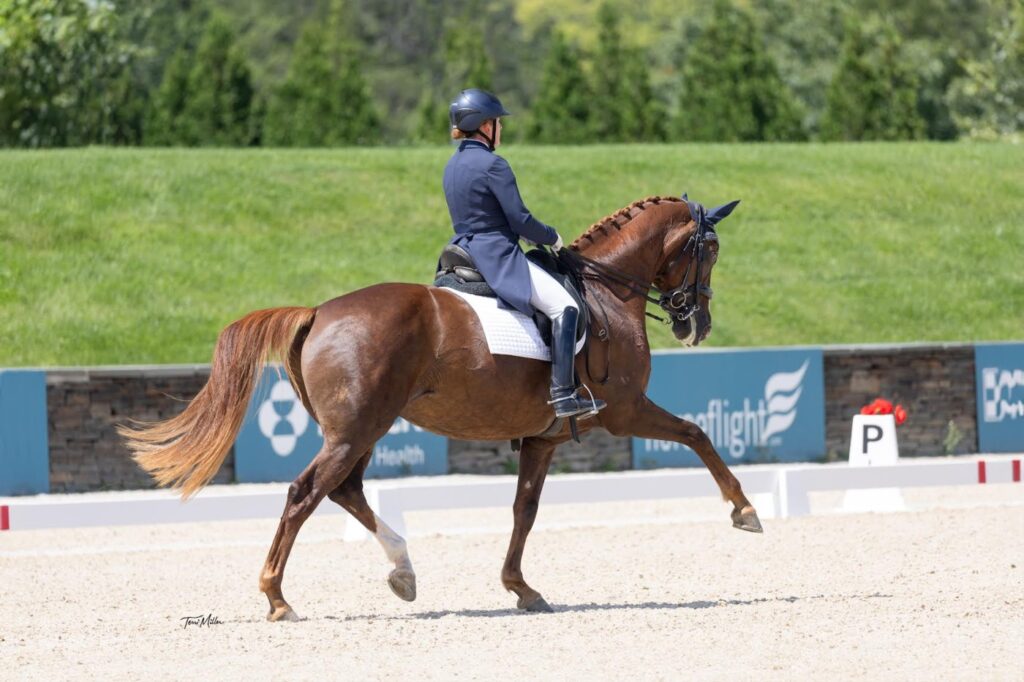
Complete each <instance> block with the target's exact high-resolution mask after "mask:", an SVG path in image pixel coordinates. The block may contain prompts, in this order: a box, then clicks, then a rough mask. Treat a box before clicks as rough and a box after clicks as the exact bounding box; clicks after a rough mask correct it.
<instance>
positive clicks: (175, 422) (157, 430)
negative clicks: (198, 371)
mask: <svg viewBox="0 0 1024 682" xmlns="http://www.w3.org/2000/svg"><path fill="white" fill-rule="evenodd" d="M315 315H316V309H315V308H269V309H267V310H257V311H255V312H252V313H249V314H248V315H246V316H245V317H243V318H242V319H240V320H238V321H237V322H234V323H232V324H231V325H229V326H228V327H227V328H225V329H224V331H222V332H221V333H220V337H219V338H218V339H217V347H216V349H215V350H214V354H213V364H212V366H211V368H210V378H209V379H208V380H207V382H206V385H205V386H203V389H202V390H201V391H199V393H198V395H196V397H195V398H194V399H193V400H192V402H190V403H189V405H188V407H186V408H185V411H184V412H182V413H181V414H179V415H178V416H176V417H172V418H170V419H167V420H166V421H162V422H156V423H154V424H144V425H141V426H140V427H128V426H122V427H118V432H119V433H120V434H121V436H122V437H124V439H125V441H126V443H127V445H128V448H129V449H130V450H131V451H132V457H133V458H134V459H135V461H136V462H137V463H138V464H139V466H140V467H142V468H143V469H145V470H146V472H147V473H149V474H150V475H151V476H152V477H153V478H154V479H155V480H156V482H157V483H158V484H159V485H162V486H167V485H170V486H173V487H174V488H176V489H180V491H181V496H182V498H187V497H189V496H190V495H193V494H195V493H196V492H197V491H198V490H199V489H200V488H202V487H203V486H204V485H206V484H207V483H209V482H210V479H211V478H213V476H214V475H215V474H216V473H217V469H219V468H220V465H221V463H222V462H223V461H224V458H225V457H227V453H228V450H230V449H231V444H232V443H233V442H234V441H235V437H236V436H237V435H238V430H239V429H240V428H241V427H242V420H243V419H244V418H245V411H246V407H247V406H248V405H249V399H250V398H251V396H252V392H253V390H254V389H255V387H256V383H257V382H258V381H259V378H260V374H261V371H262V369H263V365H264V363H265V362H266V361H267V360H268V359H271V358H282V357H284V358H285V359H286V361H287V362H288V366H289V370H290V374H294V372H295V368H296V367H297V366H298V362H297V361H296V360H297V358H298V354H299V352H300V351H301V347H300V348H296V347H295V346H296V345H297V344H296V342H300V341H301V340H304V339H305V336H306V334H308V333H309V327H310V326H311V325H312V324H313V318H314V316H315ZM291 379H292V381H293V383H295V384H296V386H298V387H301V386H302V379H301V377H298V376H292V377H291ZM297 392H298V393H299V395H301V396H302V397H303V400H304V402H305V390H304V387H302V388H301V390H297Z"/></svg>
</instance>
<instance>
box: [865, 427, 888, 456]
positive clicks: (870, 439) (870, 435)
mask: <svg viewBox="0 0 1024 682" xmlns="http://www.w3.org/2000/svg"><path fill="white" fill-rule="evenodd" d="M882 433H883V431H882V427H881V426H879V425H878V424H865V425H864V436H863V440H864V449H863V450H862V451H861V454H863V455H866V454H868V445H869V444H870V443H877V442H878V441H880V440H882Z"/></svg>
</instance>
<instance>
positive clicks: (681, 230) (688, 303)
mask: <svg viewBox="0 0 1024 682" xmlns="http://www.w3.org/2000/svg"><path fill="white" fill-rule="evenodd" d="M683 198H684V199H685V198H686V197H685V196H684V197H683ZM738 203H739V202H738V201H733V202H730V203H728V204H725V205H723V206H717V207H715V208H713V209H711V210H710V211H707V210H705V209H704V207H703V206H701V205H700V204H698V203H696V202H693V201H687V202H686V204H687V206H688V207H689V214H690V220H689V222H687V223H685V224H683V225H682V226H680V227H677V228H675V229H672V230H670V231H669V232H668V233H667V234H666V238H665V242H664V247H663V249H662V258H661V263H662V264H661V266H660V267H659V269H658V271H657V274H656V275H655V278H654V282H653V284H654V286H655V287H657V289H658V290H660V291H661V292H662V294H661V296H660V298H659V301H658V305H660V306H661V308H662V310H664V311H665V312H666V313H667V314H668V315H669V317H670V318H671V320H670V321H671V324H672V333H673V334H674V335H675V337H676V338H677V339H679V340H680V341H682V342H683V344H684V345H687V346H696V345H698V344H700V343H701V342H702V341H703V340H704V339H706V338H707V337H708V335H709V334H710V333H711V297H712V295H713V293H714V292H713V291H712V289H711V270H712V269H713V268H714V266H715V263H716V262H717V261H718V248H719V244H718V233H716V232H715V225H717V224H718V223H719V222H720V221H721V220H722V219H723V218H725V217H726V216H727V215H729V214H730V213H732V210H733V209H734V208H735V207H736V205H737V204H738Z"/></svg>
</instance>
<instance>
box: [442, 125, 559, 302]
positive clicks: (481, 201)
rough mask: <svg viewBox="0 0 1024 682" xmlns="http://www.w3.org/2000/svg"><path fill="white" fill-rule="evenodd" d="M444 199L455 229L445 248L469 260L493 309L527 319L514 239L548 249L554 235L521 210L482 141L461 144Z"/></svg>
mask: <svg viewBox="0 0 1024 682" xmlns="http://www.w3.org/2000/svg"><path fill="white" fill-rule="evenodd" d="M444 196H445V199H447V200H448V212H449V213H450V214H451V218H452V227H454V228H455V236H454V237H452V239H451V241H450V242H449V243H451V244H458V245H459V246H461V247H462V248H464V249H465V250H466V251H468V252H469V255H470V256H472V257H473V260H474V261H475V262H476V267H477V269H478V270H479V271H480V274H481V275H483V278H484V280H486V282H487V283H488V284H489V285H490V287H491V289H493V290H494V293H496V294H497V295H498V305H499V306H501V307H504V308H515V309H516V310H518V311H520V312H522V313H525V314H526V315H533V306H531V305H530V295H531V294H532V293H533V286H532V285H531V284H530V270H529V266H528V265H527V263H528V261H527V260H526V255H525V254H524V253H523V250H522V249H520V248H519V239H520V238H524V239H528V240H530V241H532V242H534V243H535V244H554V243H555V241H556V240H557V239H558V234H557V233H556V232H555V230H554V228H552V227H550V226H548V225H545V224H544V223H542V222H540V221H539V220H537V219H536V218H534V217H533V216H532V215H531V214H530V211H529V210H527V208H526V206H525V205H524V204H523V199H522V197H521V196H520V195H519V187H518V186H517V185H516V176H515V175H513V174H512V168H511V167H509V165H508V162H507V161H505V159H503V158H501V157H500V156H498V155H497V154H495V153H494V152H492V151H491V150H490V148H488V146H487V145H486V144H484V143H483V142H479V141H477V140H463V141H462V142H461V144H459V148H458V150H457V151H456V152H455V153H454V154H453V155H452V158H451V159H449V161H448V165H447V166H446V167H445V169H444Z"/></svg>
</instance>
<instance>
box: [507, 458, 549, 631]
mask: <svg viewBox="0 0 1024 682" xmlns="http://www.w3.org/2000/svg"><path fill="white" fill-rule="evenodd" d="M555 447H556V443H552V442H551V441H546V440H539V439H537V438H527V439H525V440H524V441H523V449H522V452H521V453H520V454H519V484H518V486H517V488H516V500H515V502H514V503H513V504H512V513H513V516H514V519H515V521H514V525H513V527H512V539H511V540H510V541H509V545H508V554H507V555H506V556H505V565H504V567H503V568H502V569H501V582H502V584H503V585H504V586H505V589H506V590H509V591H510V592H515V593H516V595H517V596H518V597H519V601H518V602H517V604H516V605H517V606H518V607H519V608H521V609H525V610H527V611H551V607H550V606H548V603H547V602H546V601H544V597H542V596H541V595H540V592H537V591H536V590H535V589H533V588H532V587H530V586H529V585H527V584H526V580H525V579H523V571H522V560H523V549H524V548H525V547H526V536H527V535H529V534H530V529H531V528H533V521H534V519H536V518H537V507H538V505H539V504H540V493H541V490H542V489H543V488H544V479H545V478H546V477H547V474H548V466H549V465H550V464H551V457H552V455H554V454H555Z"/></svg>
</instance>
